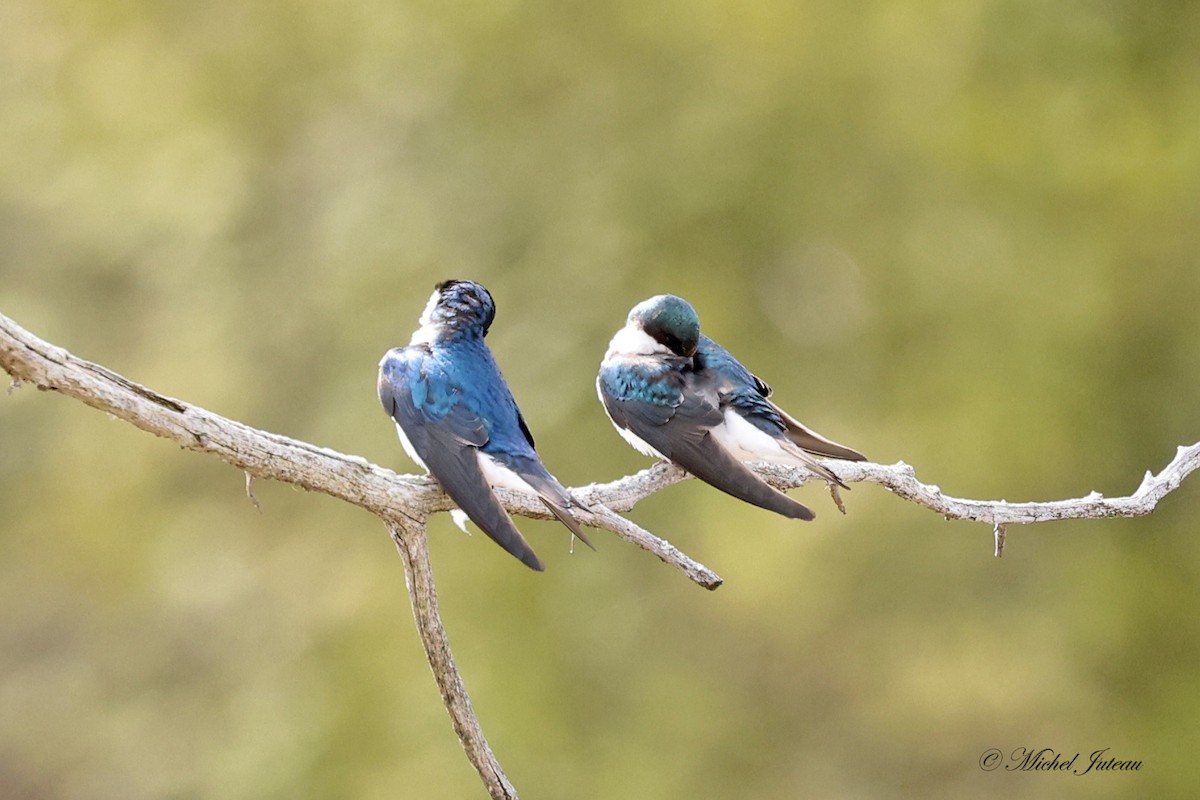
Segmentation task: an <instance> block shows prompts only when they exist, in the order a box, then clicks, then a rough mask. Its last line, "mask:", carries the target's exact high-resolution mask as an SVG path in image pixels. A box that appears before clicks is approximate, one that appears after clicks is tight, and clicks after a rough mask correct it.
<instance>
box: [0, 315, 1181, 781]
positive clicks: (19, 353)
mask: <svg viewBox="0 0 1200 800" xmlns="http://www.w3.org/2000/svg"><path fill="white" fill-rule="evenodd" d="M0 366H2V367H3V368H4V369H5V370H6V371H7V372H8V373H9V374H10V375H11V376H12V380H13V385H12V387H10V388H9V391H10V393H11V391H12V388H13V387H15V386H18V385H19V384H20V383H21V382H28V383H33V384H35V385H37V387H38V388H39V389H43V390H50V391H56V392H60V393H62V394H65V395H68V396H70V397H74V398H76V399H78V400H81V401H82V402H84V403H86V404H88V405H90V406H93V407H94V408H98V409H101V410H103V411H107V412H108V413H110V414H112V415H114V416H116V417H119V418H121V419H123V420H126V421H127V422H130V423H131V424H133V425H135V426H137V427H138V428H141V429H142V430H146V431H149V432H151V433H154V434H156V435H158V436H161V437H163V438H165V439H169V440H171V441H173V442H175V443H177V444H179V445H180V446H181V447H184V448H187V449H189V450H197V451H200V452H207V453H212V454H214V455H216V456H217V457H219V458H221V459H223V460H224V461H227V462H229V463H230V464H232V465H234V466H236V467H238V468H239V469H241V470H243V471H244V472H245V473H246V491H247V494H250V497H251V499H253V494H252V493H251V491H250V486H251V482H252V479H253V478H256V477H257V478H271V479H273V480H277V481H283V482H286V483H292V484H295V485H297V486H302V487H304V488H305V489H309V490H311V491H318V492H323V493H325V494H328V495H331V496H333V497H336V498H339V499H341V500H344V501H346V502H348V503H351V504H353V505H356V506H359V507H361V508H364V509H366V510H367V511H370V512H371V513H372V514H375V515H376V516H378V517H379V518H380V519H382V520H383V521H384V522H385V523H386V524H387V526H388V530H389V531H390V533H391V536H392V539H393V540H394V541H395V543H396V547H397V549H398V550H399V552H400V555H401V557H402V559H403V561H404V569H405V577H406V581H407V585H408V589H409V595H410V597H411V600H412V607H413V616H414V619H415V620H416V624H417V628H418V630H419V632H420V635H421V641H422V644H423V645H424V647H425V653H426V656H427V657H428V659H429V664H430V667H431V669H432V670H433V674H434V678H435V680H436V681H437V684H438V688H439V690H440V692H441V695H442V700H443V702H444V703H445V705H446V710H447V711H448V712H449V714H450V718H451V720H452V722H453V724H454V730H455V732H456V733H457V734H458V737H459V740H460V741H461V742H462V745H463V749H464V750H465V751H466V753H467V757H468V758H469V759H470V761H471V763H472V764H473V765H474V766H475V768H476V770H478V772H479V775H480V777H481V778H482V780H483V783H484V785H485V786H486V787H487V789H488V792H489V793H490V794H491V796H492V797H493V798H495V799H496V800H515V798H516V797H517V794H516V790H515V789H514V788H513V786H512V784H511V783H509V781H508V779H507V778H506V777H505V775H504V772H503V770H502V769H501V768H500V764H499V763H498V762H497V760H496V757H495V755H494V754H493V753H492V750H491V748H490V747H489V746H488V743H487V741H486V739H485V738H484V736H483V732H482V730H481V729H480V727H479V721H478V719H477V718H476V716H475V713H474V711H473V710H472V708H471V703H470V700H469V698H468V697H467V693H466V689H465V688H464V686H463V682H462V678H461V676H460V675H459V672H458V669H457V667H456V666H455V664H454V659H453V657H452V655H451V652H450V646H449V643H448V641H447V639H446V634H445V630H444V629H443V627H442V622H441V618H440V616H439V614H438V605H437V592H436V589H435V586H434V582H433V574H432V571H431V568H430V565H429V554H428V547H427V541H426V532H425V524H426V520H427V518H428V516H429V515H430V514H433V513H436V512H439V511H447V510H449V509H451V508H453V507H454V506H453V503H452V502H451V501H450V499H449V498H448V497H447V496H446V495H445V494H444V493H443V492H442V491H441V489H440V488H439V487H438V485H437V483H436V482H435V481H433V480H431V479H429V478H427V477H424V476H416V475H397V474H396V473H394V472H392V471H391V470H387V469H384V468H382V467H379V466H376V465H375V464H372V463H370V462H368V461H367V460H366V459H363V458H359V457H357V456H348V455H345V454H342V453H338V452H336V451H334V450H329V449H326V448H323V447H317V446H316V445H312V444H308V443H307V442H301V441H297V440H295V439H289V438H287V437H285V436H279V435H277V434H273V433H269V432H266V431H261V430H258V429H255V428H251V427H250V426H248V425H244V424H242V423H240V422H236V421H234V420H230V419H226V418H225V417H222V416H219V415H217V414H213V413H212V412H210V411H206V410H204V409H203V408H200V407H198V406H193V405H191V404H189V403H186V402H183V401H181V400H176V399H173V398H170V397H165V396H163V395H160V394H158V393H157V392H154V391H152V390H150V389H147V388H146V387H144V386H141V385H139V384H136V383H134V382H132V381H130V380H128V379H126V378H124V377H122V376H121V375H118V374H117V373H115V372H112V371H111V370H109V369H106V368H105V367H102V366H100V365H98V364H93V363H92V362H90V361H85V360H83V359H80V358H76V357H75V356H73V355H71V354H70V353H69V352H67V351H66V350H64V349H62V348H61V347H56V346H55V345H52V344H50V343H48V342H45V341H42V340H41V339H39V338H37V337H36V336H34V335H33V334H31V333H29V332H28V331H26V330H25V329H23V328H21V327H20V326H19V325H17V324H16V323H14V322H13V321H12V320H11V319H9V318H8V317H5V316H4V315H2V314H0ZM827 463H829V465H830V467H831V468H832V469H834V470H835V471H836V472H837V474H838V476H839V477H840V478H841V479H842V480H843V481H845V482H847V483H849V482H860V483H876V484H879V485H881V486H883V487H885V488H887V489H888V490H889V491H891V492H893V493H894V494H896V495H898V496H900V497H902V498H904V499H905V500H909V501H911V502H913V503H916V504H918V505H921V506H924V507H926V508H928V509H930V510H932V511H935V512H937V513H939V514H941V515H943V516H945V517H947V518H953V519H964V520H974V521H977V522H983V523H986V524H988V525H989V526H991V527H992V531H993V536H994V542H995V554H996V555H997V556H999V555H1001V554H1002V553H1003V551H1004V541H1005V529H1006V526H1008V525H1011V524H1028V523H1035V522H1048V521H1052V520H1059V519H1101V518H1106V517H1136V516H1143V515H1145V514H1149V513H1151V512H1152V511H1153V510H1154V508H1155V506H1156V505H1157V504H1158V502H1159V501H1160V500H1161V499H1162V498H1163V497H1165V496H1166V495H1167V494H1169V493H1170V492H1172V491H1174V490H1175V489H1176V488H1178V487H1179V485H1180V483H1181V482H1182V481H1183V480H1184V478H1186V477H1187V476H1188V475H1189V474H1191V473H1192V472H1193V471H1194V470H1196V469H1197V468H1200V443H1196V444H1194V445H1191V446H1190V447H1180V448H1179V450H1178V452H1177V454H1176V456H1175V458H1174V459H1173V460H1172V461H1171V463H1170V464H1168V465H1167V466H1166V467H1165V468H1164V469H1163V470H1162V471H1161V472H1160V473H1159V474H1158V475H1152V474H1150V473H1149V472H1147V473H1146V476H1145V478H1144V479H1143V480H1142V483H1141V486H1139V487H1138V489H1137V490H1136V491H1135V492H1134V493H1133V494H1131V495H1129V496H1127V497H1118V498H1105V497H1103V496H1101V495H1100V494H1098V493H1096V492H1093V493H1091V494H1089V495H1087V496H1086V497H1081V498H1078V499H1074V500H1056V501H1051V502H1042V503H1009V502H1007V501H1004V500H998V501H985V500H967V499H961V498H956V497H950V496H949V495H945V494H943V493H942V491H941V489H939V488H938V487H937V486H933V485H928V484H923V483H921V482H920V481H918V480H917V479H916V475H915V472H914V470H913V468H912V467H910V466H908V465H907V464H905V463H903V462H899V463H897V464H893V465H891V466H887V465H883V464H872V463H869V462H852V461H833V462H827ZM754 469H755V470H756V471H757V472H758V473H759V474H760V475H762V476H763V477H764V478H765V479H766V480H768V481H770V482H771V483H772V484H773V485H775V486H776V487H778V488H780V489H785V490H786V489H791V488H794V487H796V486H799V485H801V484H803V483H805V482H807V481H810V480H815V479H817V478H816V476H815V475H813V474H812V473H809V472H807V471H806V470H804V469H802V468H798V467H785V466H780V465H767V464H758V465H754ZM688 477H689V476H688V474H687V473H686V472H684V471H683V470H682V469H680V468H679V467H677V466H675V465H673V464H669V463H665V462H664V463H659V464H656V465H654V466H652V467H650V468H648V469H644V470H642V471H641V472H638V473H636V474H634V475H629V476H626V477H623V478H620V479H618V480H615V481H611V482H609V483H601V484H589V485H587V486H583V487H580V488H576V489H572V490H571V492H572V494H573V495H574V496H575V497H576V498H578V499H579V500H580V501H581V503H582V504H583V506H584V507H585V510H580V511H579V512H578V517H579V520H580V522H582V523H584V524H586V525H588V526H591V527H595V528H600V529H603V530H607V531H611V532H612V533H614V534H616V535H617V536H619V537H620V538H622V539H624V540H626V541H628V542H631V543H633V544H636V545H637V546H639V547H641V548H643V549H644V550H647V551H648V552H651V553H653V554H654V555H655V556H657V557H658V558H659V559H661V560H662V561H663V562H664V563H666V564H669V565H671V566H673V567H675V568H676V569H678V570H680V571H681V572H682V573H683V574H684V575H686V576H687V577H688V578H689V579H691V580H693V581H695V582H696V583H698V584H699V585H701V586H704V587H705V588H708V589H715V588H717V587H718V586H720V585H721V578H720V577H719V576H718V575H716V574H715V573H714V572H712V570H710V569H708V568H707V567H705V566H704V565H703V564H700V563H698V562H696V561H694V560H693V559H691V558H689V557H688V556H687V555H686V554H684V553H682V552H681V551H680V550H679V549H678V548H676V547H674V546H673V545H671V544H670V543H669V542H666V541H664V540H662V539H659V538H658V537H656V536H654V535H653V534H651V533H650V532H648V531H646V530H644V529H642V528H640V527H638V526H637V525H635V524H634V523H632V522H630V521H629V520H627V519H625V518H623V517H621V516H620V515H619V514H618V513H616V512H627V511H629V510H630V509H632V508H633V507H634V506H635V505H636V504H637V503H638V502H640V501H641V500H643V499H645V498H646V497H649V496H650V495H652V494H654V493H655V492H658V491H660V490H662V489H665V488H667V487H669V486H672V485H674V484H676V483H679V482H680V481H682V480H685V479H687V478H688ZM497 495H498V496H499V497H500V500H501V502H502V504H503V505H504V507H505V508H506V509H508V510H509V511H510V512H511V513H514V514H520V515H522V516H527V517H535V518H543V519H548V518H549V516H550V515H549V512H548V511H547V510H546V508H545V506H544V505H542V504H541V502H540V501H538V500H537V498H536V497H535V496H534V495H532V494H522V493H518V492H512V491H506V490H500V491H498V492H497ZM833 499H834V502H835V503H836V504H837V505H838V507H839V508H841V507H842V506H841V501H840V498H839V497H838V495H837V494H836V493H834V495H833Z"/></svg>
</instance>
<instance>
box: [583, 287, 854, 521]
mask: <svg viewBox="0 0 1200 800" xmlns="http://www.w3.org/2000/svg"><path fill="white" fill-rule="evenodd" d="M596 389H597V391H598V393H599V395H600V401H601V403H602V404H603V405H604V410H605V411H606V412H607V413H608V417H609V419H610V420H611V421H612V423H613V426H614V427H615V428H616V429H617V432H618V433H619V434H621V436H622V437H623V438H624V439H625V440H626V441H627V442H629V444H630V445H632V446H633V448H634V449H636V450H637V451H638V452H640V453H643V454H645V455H648V456H652V457H655V458H665V459H668V460H670V461H673V462H674V463H676V464H678V465H679V466H680V467H683V468H684V469H685V470H687V471H688V472H690V473H691V474H693V475H695V476H696V477H697V478H699V479H700V480H702V481H704V482H705V483H708V484H710V485H712V486H714V487H716V488H717V489H720V490H721V491H723V492H726V493H727V494H731V495H733V496H734V497H737V498H738V499H740V500H744V501H745V502H747V503H752V504H753V505H756V506H759V507H761V508H765V509H768V510H770V511H774V512H776V513H778V514H782V515H783V516H785V517H789V518H791V519H803V520H810V519H813V517H814V516H815V515H814V514H813V512H812V511H811V510H810V509H809V508H808V507H806V506H804V505H802V504H801V503H798V502H796V501H795V500H793V499H792V498H790V497H788V496H787V495H786V494H784V493H782V492H779V491H776V490H775V489H774V488H772V487H771V486H770V485H768V484H767V483H766V482H764V481H763V480H762V479H761V478H759V477H758V476H757V475H755V474H754V473H753V472H751V471H750V470H749V469H747V467H746V466H745V464H743V463H742V462H744V461H769V462H775V463H782V464H794V465H800V466H803V467H805V468H807V469H809V470H811V471H812V472H814V473H816V474H817V475H819V476H820V477H821V478H823V479H825V480H826V481H829V482H830V483H835V484H837V485H839V486H842V487H845V484H844V483H842V481H841V480H840V479H839V478H838V476H837V475H835V474H834V473H833V472H832V471H831V470H830V469H829V468H828V467H826V466H825V465H823V464H821V462H819V461H818V460H817V459H816V458H814V456H826V457H829V458H840V459H846V460H849V461H865V460H866V457H865V456H864V455H863V454H862V453H859V452H858V451H856V450H852V449H850V448H849V447H846V446H844V445H840V444H838V443H837V442H833V441H831V440H829V439H826V438H825V437H824V436H821V435H820V434H818V433H816V432H814V431H812V430H810V429H809V428H807V427H805V426H804V425H802V424H801V423H800V422H798V421H797V420H796V419H795V418H794V417H792V416H791V415H790V414H788V413H787V412H786V411H784V410H783V409H782V408H780V407H779V406H777V405H776V404H775V403H773V402H772V401H771V399H770V397H771V387H770V386H768V385H767V384H766V383H765V382H764V381H762V380H761V379H759V378H758V377H757V376H755V375H754V374H752V373H751V372H750V371H749V370H748V369H746V368H745V367H744V366H742V364H741V362H739V361H738V360H737V359H736V358H734V357H733V355H732V354H731V353H730V352H729V351H728V350H726V349H725V348H724V347H722V346H721V345H719V344H717V343H716V342H714V341H713V340H712V339H710V338H708V337H707V336H704V335H703V334H701V333H700V318H699V316H698V315H697V314H696V310H695V309H694V308H693V307H692V306H691V304H690V303H688V302H687V301H686V300H684V299H683V298H681V297H676V296H675V295H670V294H663V295H657V296H655V297H651V298H650V299H648V300H645V301H643V302H641V303H638V304H637V305H636V306H634V307H633V310H632V311H630V312H629V316H628V318H627V319H626V322H625V326H624V327H623V328H621V329H620V330H619V331H617V334H616V335H615V336H613V338H612V341H611V342H610V343H609V345H608V352H606V353H605V354H604V360H603V361H602V362H601V364H600V372H599V375H598V376H597V378H596Z"/></svg>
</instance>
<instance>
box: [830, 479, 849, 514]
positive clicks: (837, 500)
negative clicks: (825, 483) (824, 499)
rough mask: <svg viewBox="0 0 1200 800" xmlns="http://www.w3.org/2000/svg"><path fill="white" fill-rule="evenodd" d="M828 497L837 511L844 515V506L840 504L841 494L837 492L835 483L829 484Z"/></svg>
mask: <svg viewBox="0 0 1200 800" xmlns="http://www.w3.org/2000/svg"><path fill="white" fill-rule="evenodd" d="M829 496H830V497H832V498H833V502H834V504H835V505H836V506H837V507H838V511H840V512H842V513H843V514H845V513H846V504H845V503H843V502H842V493H841V492H839V491H838V485H837V484H836V483H831V484H829Z"/></svg>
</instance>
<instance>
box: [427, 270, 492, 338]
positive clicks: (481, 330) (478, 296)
mask: <svg viewBox="0 0 1200 800" xmlns="http://www.w3.org/2000/svg"><path fill="white" fill-rule="evenodd" d="M495 318H496V303H495V301H493V300H492V296H491V294H489V293H488V290H487V289H485V288H483V286H481V285H480V284H478V283H475V282H474V281H459V280H448V281H442V282H441V283H439V284H438V285H437V286H435V287H434V289H433V294H432V295H430V296H429V302H428V303H427V304H426V305H425V310H424V311H423V312H422V313H421V320H420V322H421V331H424V332H426V336H428V335H429V334H434V335H444V334H446V333H456V334H470V333H478V334H479V336H481V337H482V336H487V332H488V328H489V327H491V324H492V320H493V319H495ZM423 338H425V337H423ZM431 338H432V337H431Z"/></svg>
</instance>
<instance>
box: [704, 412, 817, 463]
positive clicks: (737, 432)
mask: <svg viewBox="0 0 1200 800" xmlns="http://www.w3.org/2000/svg"><path fill="white" fill-rule="evenodd" d="M712 437H713V439H715V440H716V441H717V442H718V443H719V444H720V445H721V446H722V447H724V448H725V449H726V450H728V451H729V452H730V453H732V454H733V455H734V456H736V457H737V458H738V460H739V461H771V462H774V463H776V464H804V461H803V460H801V459H799V458H797V457H796V456H794V455H792V454H791V453H789V452H788V451H787V450H785V449H784V448H783V446H782V445H781V444H780V443H779V440H778V439H775V438H774V437H773V436H771V435H770V434H767V433H764V432H763V431H761V430H759V429H758V428H757V427H755V426H754V424H753V423H751V422H748V421H747V420H746V418H745V417H743V416H742V415H741V414H739V413H737V411H734V410H733V409H732V408H727V409H725V421H724V422H722V423H721V424H720V425H717V426H716V427H715V428H713V429H712Z"/></svg>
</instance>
